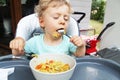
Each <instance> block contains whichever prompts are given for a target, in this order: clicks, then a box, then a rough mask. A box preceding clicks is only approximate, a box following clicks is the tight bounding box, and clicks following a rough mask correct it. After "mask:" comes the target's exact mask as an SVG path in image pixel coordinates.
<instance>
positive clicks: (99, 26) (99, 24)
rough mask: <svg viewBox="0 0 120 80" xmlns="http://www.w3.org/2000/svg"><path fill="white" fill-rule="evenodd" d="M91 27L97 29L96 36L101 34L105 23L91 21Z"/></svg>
mask: <svg viewBox="0 0 120 80" xmlns="http://www.w3.org/2000/svg"><path fill="white" fill-rule="evenodd" d="M90 25H91V26H92V27H93V28H94V29H95V34H99V33H100V32H101V30H102V27H103V23H100V22H98V21H95V20H90Z"/></svg>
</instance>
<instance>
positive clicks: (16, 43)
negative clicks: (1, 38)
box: [9, 37, 25, 55]
mask: <svg viewBox="0 0 120 80" xmlns="http://www.w3.org/2000/svg"><path fill="white" fill-rule="evenodd" d="M24 45H25V41H24V39H22V38H20V37H18V38H15V39H13V40H12V41H11V42H10V45H9V46H10V48H11V49H12V53H13V54H16V55H17V54H20V53H21V54H23V53H24ZM14 50H15V51H14Z"/></svg>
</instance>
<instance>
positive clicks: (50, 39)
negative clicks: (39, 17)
mask: <svg viewBox="0 0 120 80" xmlns="http://www.w3.org/2000/svg"><path fill="white" fill-rule="evenodd" d="M44 42H45V44H47V45H51V46H55V45H58V44H60V43H61V42H62V37H60V38H53V37H50V36H47V35H44Z"/></svg>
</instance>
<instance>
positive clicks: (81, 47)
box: [70, 36, 86, 57]
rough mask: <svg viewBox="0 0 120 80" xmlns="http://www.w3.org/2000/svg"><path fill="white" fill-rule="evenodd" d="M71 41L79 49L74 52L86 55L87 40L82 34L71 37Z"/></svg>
mask: <svg viewBox="0 0 120 80" xmlns="http://www.w3.org/2000/svg"><path fill="white" fill-rule="evenodd" d="M70 41H71V42H72V43H73V44H74V45H75V46H77V50H76V52H75V53H74V55H75V56H76V57H80V56H84V55H85V51H86V47H85V42H84V41H83V40H82V38H81V37H80V36H73V37H71V38H70Z"/></svg>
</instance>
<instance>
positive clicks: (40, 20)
mask: <svg viewBox="0 0 120 80" xmlns="http://www.w3.org/2000/svg"><path fill="white" fill-rule="evenodd" d="M39 23H40V26H41V27H42V28H43V27H44V20H43V18H42V17H40V18H39Z"/></svg>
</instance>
